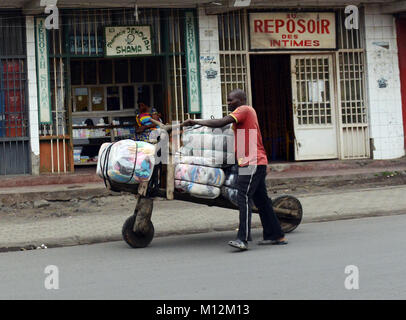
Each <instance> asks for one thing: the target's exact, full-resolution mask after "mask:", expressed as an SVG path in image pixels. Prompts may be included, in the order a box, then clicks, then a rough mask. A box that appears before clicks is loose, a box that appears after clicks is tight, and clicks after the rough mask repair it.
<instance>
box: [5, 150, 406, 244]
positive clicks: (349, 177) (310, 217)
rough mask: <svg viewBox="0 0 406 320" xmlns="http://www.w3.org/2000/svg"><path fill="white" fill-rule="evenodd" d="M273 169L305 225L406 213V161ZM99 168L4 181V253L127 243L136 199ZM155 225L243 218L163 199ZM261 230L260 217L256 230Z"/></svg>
mask: <svg viewBox="0 0 406 320" xmlns="http://www.w3.org/2000/svg"><path fill="white" fill-rule="evenodd" d="M271 169H272V172H271V174H269V175H268V178H267V184H268V189H269V191H270V192H271V193H272V194H274V196H277V195H280V194H291V195H295V196H296V197H298V198H299V200H300V201H301V203H302V206H303V212H304V216H303V222H304V223H306V222H311V221H325V220H334V219H346V218H358V217H363V216H371V215H372V216H373V215H383V214H403V213H406V197H405V195H406V159H405V158H401V159H397V160H389V161H372V160H362V161H321V162H320V161H312V162H305V163H289V164H272V165H271ZM93 170H94V169H92V171H89V170H88V169H87V170H85V172H83V171H82V172H80V173H77V174H68V175H63V176H52V175H46V176H45V175H42V176H40V177H32V176H15V177H5V178H2V177H0V251H7V250H20V249H21V248H26V249H30V248H36V247H38V246H40V245H42V244H44V245H45V246H47V247H57V246H62V245H76V244H84V243H95V242H102V241H113V240H121V239H122V238H121V228H122V225H123V223H124V221H125V220H126V219H127V218H128V217H129V216H130V215H131V214H132V212H133V210H134V206H135V204H134V197H133V196H132V195H129V194H119V193H113V192H110V191H108V190H106V189H105V187H104V183H103V181H102V180H101V179H100V178H99V177H97V176H96V175H95V173H94V171H93ZM152 221H153V223H154V226H155V236H156V237H157V236H165V235H173V234H188V233H197V232H209V231H217V230H218V231H220V230H235V229H236V228H237V224H238V223H237V222H238V214H237V211H236V210H230V209H223V208H218V207H208V206H205V205H198V204H194V203H190V202H182V201H167V200H165V199H161V198H158V199H157V200H156V201H155V202H154V211H153V215H152ZM259 226H260V223H259V217H258V215H254V216H253V227H259ZM294 232H300V226H299V228H298V229H297V231H294ZM123 245H125V244H124V243H123ZM152 245H153V243H152Z"/></svg>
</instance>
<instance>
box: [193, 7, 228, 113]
mask: <svg viewBox="0 0 406 320" xmlns="http://www.w3.org/2000/svg"><path fill="white" fill-rule="evenodd" d="M199 47H200V77H201V88H202V118H203V119H209V118H210V117H211V116H214V117H215V118H216V119H218V118H222V116H223V114H222V107H221V81H220V55H219V34H218V24H217V16H216V15H211V16H206V15H205V12H204V9H201V8H200V9H199Z"/></svg>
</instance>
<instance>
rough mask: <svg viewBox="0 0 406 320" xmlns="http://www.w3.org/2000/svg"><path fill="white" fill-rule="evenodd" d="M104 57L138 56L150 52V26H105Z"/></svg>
mask: <svg viewBox="0 0 406 320" xmlns="http://www.w3.org/2000/svg"><path fill="white" fill-rule="evenodd" d="M104 33H105V37H106V41H105V42H106V47H105V55H106V57H121V56H139V55H150V54H152V43H151V27H150V26H127V27H106V28H105V29H104Z"/></svg>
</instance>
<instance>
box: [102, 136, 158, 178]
mask: <svg viewBox="0 0 406 320" xmlns="http://www.w3.org/2000/svg"><path fill="white" fill-rule="evenodd" d="M154 166H155V146H154V145H153V144H150V143H148V142H144V141H134V140H130V139H126V140H120V141H118V142H115V143H104V144H103V145H102V146H101V148H100V150H99V157H98V162H97V170H96V173H97V174H98V175H99V176H100V177H101V178H104V179H109V180H111V181H113V182H117V183H124V184H139V183H141V182H144V181H149V180H150V179H151V176H152V173H153V170H154Z"/></svg>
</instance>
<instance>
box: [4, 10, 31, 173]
mask: <svg viewBox="0 0 406 320" xmlns="http://www.w3.org/2000/svg"><path fill="white" fill-rule="evenodd" d="M0 43H1V44H2V45H1V46H0V176H1V175H12V174H29V173H31V148H30V137H29V125H28V124H29V121H28V92H27V91H28V90H27V89H28V88H27V87H28V86H27V54H26V41H25V18H24V16H23V15H22V14H21V12H19V11H0Z"/></svg>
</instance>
